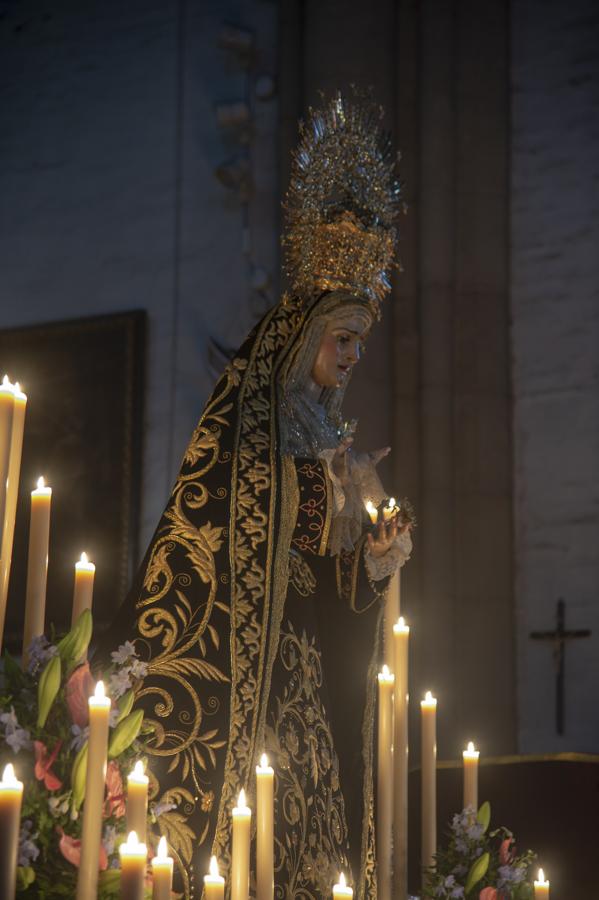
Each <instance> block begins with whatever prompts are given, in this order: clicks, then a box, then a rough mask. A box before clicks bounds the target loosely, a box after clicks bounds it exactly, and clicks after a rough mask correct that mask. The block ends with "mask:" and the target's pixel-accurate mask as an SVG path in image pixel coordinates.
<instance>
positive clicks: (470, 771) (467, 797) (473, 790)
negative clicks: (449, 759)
mask: <svg viewBox="0 0 599 900" xmlns="http://www.w3.org/2000/svg"><path fill="white" fill-rule="evenodd" d="M479 755H480V754H479V751H478V750H475V749H474V744H473V743H472V741H469V742H468V748H467V749H466V750H464V752H463V753H462V756H463V757H464V809H466V807H467V806H472V807H473V809H475V810H477V809H478V757H479Z"/></svg>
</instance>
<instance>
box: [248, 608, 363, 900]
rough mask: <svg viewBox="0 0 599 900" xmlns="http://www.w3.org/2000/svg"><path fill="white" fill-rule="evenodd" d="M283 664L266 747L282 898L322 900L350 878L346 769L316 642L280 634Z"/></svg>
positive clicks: (290, 632) (291, 632) (289, 629)
mask: <svg viewBox="0 0 599 900" xmlns="http://www.w3.org/2000/svg"><path fill="white" fill-rule="evenodd" d="M279 660H280V664H281V665H282V666H283V669H284V671H286V672H287V673H289V675H288V680H287V684H286V685H285V687H284V688H283V692H282V695H281V696H279V697H277V698H276V700H275V698H273V701H274V702H273V705H272V708H271V713H270V715H269V720H268V724H267V727H266V735H265V736H266V746H267V748H268V750H269V752H270V753H271V754H272V757H273V758H274V760H275V771H276V772H277V795H276V796H277V799H276V817H277V820H284V823H285V824H284V827H283V834H284V838H283V840H281V838H280V836H279V837H277V838H276V839H275V869H276V873H277V876H278V877H277V878H276V881H277V882H278V884H277V887H276V896H277V898H280V900H283V897H284V898H285V900H290V898H294V897H295V898H300V897H301V898H302V900H317V898H318V900H320V898H321V897H326V896H327V895H328V894H329V893H330V889H331V884H333V883H334V880H335V879H336V878H337V876H338V874H339V872H340V871H341V870H343V871H345V872H346V873H348V868H349V867H348V861H347V855H346V848H347V824H346V821H345V810H344V803H343V797H342V794H341V791H340V786H339V762H338V759H337V756H336V754H335V752H334V749H333V738H332V734H331V730H330V726H329V723H328V718H327V714H326V711H325V708H324V706H323V703H322V698H321V688H322V666H321V659H320V653H319V651H318V649H317V647H316V645H315V642H314V639H313V638H312V639H309V638H308V637H307V635H306V633H305V632H304V633H302V635H301V636H299V635H297V634H296V632H295V631H294V629H293V626H292V625H291V623H290V622H289V623H287V628H286V630H285V631H282V632H281V638H280V651H279Z"/></svg>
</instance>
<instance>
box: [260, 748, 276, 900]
mask: <svg viewBox="0 0 599 900" xmlns="http://www.w3.org/2000/svg"><path fill="white" fill-rule="evenodd" d="M274 774H275V773H274V771H273V769H272V768H271V766H269V765H268V757H267V756H266V754H265V753H263V754H262V757H261V759H260V765H259V766H256V898H257V900H272V898H273V896H274V891H275V875H274V823H273V804H274Z"/></svg>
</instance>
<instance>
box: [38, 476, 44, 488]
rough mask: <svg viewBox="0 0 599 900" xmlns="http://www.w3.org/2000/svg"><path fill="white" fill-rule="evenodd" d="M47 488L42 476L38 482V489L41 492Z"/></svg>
mask: <svg viewBox="0 0 599 900" xmlns="http://www.w3.org/2000/svg"><path fill="white" fill-rule="evenodd" d="M45 487H46V482H45V481H44V476H43V475H40V477H39V478H38V480H37V489H38V491H41V489H42V488H45Z"/></svg>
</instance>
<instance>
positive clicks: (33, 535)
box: [23, 477, 52, 668]
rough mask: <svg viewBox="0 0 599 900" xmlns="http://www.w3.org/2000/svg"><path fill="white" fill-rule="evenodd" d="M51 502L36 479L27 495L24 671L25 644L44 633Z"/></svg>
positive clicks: (49, 493) (49, 492) (49, 491)
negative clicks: (35, 486) (28, 499)
mask: <svg viewBox="0 0 599 900" xmlns="http://www.w3.org/2000/svg"><path fill="white" fill-rule="evenodd" d="M51 503H52V488H50V487H48V486H47V485H46V483H45V481H44V479H43V478H42V477H40V478H38V480H37V488H36V490H35V491H32V492H31V520H30V525H29V554H28V557H27V589H26V591H25V625H24V629H23V668H26V667H27V663H28V662H29V654H28V652H27V651H28V648H29V644H30V643H31V641H32V640H33V638H34V637H39V635H40V634H43V633H44V617H45V614H46V577H47V575H48V541H49V538H50V506H51Z"/></svg>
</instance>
